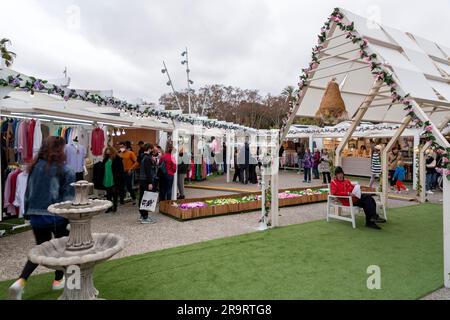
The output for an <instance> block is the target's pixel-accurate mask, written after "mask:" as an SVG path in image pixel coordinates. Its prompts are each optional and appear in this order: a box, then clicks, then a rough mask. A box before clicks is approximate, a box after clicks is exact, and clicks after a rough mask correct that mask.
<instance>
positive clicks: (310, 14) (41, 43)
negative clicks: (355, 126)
mask: <svg viewBox="0 0 450 320" xmlns="http://www.w3.org/2000/svg"><path fill="white" fill-rule="evenodd" d="M336 6H339V7H342V8H346V9H348V10H350V11H353V12H354V13H357V14H360V15H363V16H366V17H370V16H373V15H374V12H379V19H380V20H381V23H383V24H386V25H388V26H391V27H395V28H397V29H401V30H404V31H409V32H411V33H413V34H417V35H419V36H423V37H425V38H428V39H430V40H435V41H437V42H440V43H442V44H444V45H446V46H449V47H450V38H449V36H448V35H449V32H450V26H449V18H450V1H449V0H429V1H423V0H410V1H406V0H371V1H370V0H367V1H366V0H343V1H337V0H336V1H330V0H307V1H300V0H297V1H295V0H241V1H238V0H190V1H188V0H148V1H144V0H95V1H93V0H39V1H38V0H17V1H2V7H1V18H0V38H3V37H7V38H9V39H11V41H12V43H13V47H12V50H13V51H15V52H16V53H17V55H18V56H17V59H16V62H15V64H14V69H16V70H17V71H21V72H24V73H27V74H31V75H35V76H38V77H41V78H50V79H52V78H58V77H61V76H62V71H63V70H64V67H65V66H67V67H68V70H69V76H70V77H71V78H72V87H76V88H83V89H113V90H114V95H115V96H117V97H120V98H126V99H129V100H132V99H133V98H138V97H139V98H143V99H145V100H147V101H153V102H156V101H157V100H158V98H159V96H160V95H161V94H162V93H165V92H168V91H169V90H168V89H169V88H168V87H167V86H166V81H167V80H166V78H165V75H162V74H161V72H160V70H161V68H162V60H165V61H166V63H167V66H168V68H169V72H170V73H171V76H172V78H173V81H174V85H175V89H183V88H184V87H186V78H185V73H184V67H183V66H182V65H181V63H180V61H181V55H180V53H181V52H182V51H183V48H184V47H185V46H188V49H189V56H190V57H189V58H190V59H189V60H190V69H191V77H192V79H193V80H194V82H195V83H194V86H193V88H194V89H196V88H198V87H200V86H203V85H206V84H212V83H220V84H225V85H233V86H239V87H241V88H246V89H258V90H260V92H261V93H262V94H266V93H272V94H278V93H279V92H280V91H281V90H282V88H283V87H285V86H286V85H294V84H296V83H297V79H298V75H299V74H300V70H301V68H302V67H305V66H306V65H307V64H308V63H309V59H310V55H311V47H312V46H313V45H315V44H316V42H317V33H318V32H319V30H320V28H321V27H322V25H323V23H324V22H325V20H326V19H327V17H328V16H329V14H330V13H331V12H332V10H333V8H334V7H336Z"/></svg>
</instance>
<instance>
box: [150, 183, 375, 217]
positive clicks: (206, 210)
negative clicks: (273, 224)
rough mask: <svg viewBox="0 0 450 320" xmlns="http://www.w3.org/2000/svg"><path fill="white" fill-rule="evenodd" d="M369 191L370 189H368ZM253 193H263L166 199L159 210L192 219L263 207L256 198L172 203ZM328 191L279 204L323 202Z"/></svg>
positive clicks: (255, 209)
mask: <svg viewBox="0 0 450 320" xmlns="http://www.w3.org/2000/svg"><path fill="white" fill-rule="evenodd" d="M326 187H327V186H325V185H324V186H318V187H315V188H314V189H320V188H326ZM306 189H311V188H309V187H302V188H290V189H280V190H279V192H280V193H281V192H285V191H300V190H306ZM368 191H369V190H368ZM251 195H256V196H258V195H261V192H252V193H240V194H236V195H226V196H216V197H205V198H195V199H182V200H177V201H174V200H165V201H161V202H160V204H159V210H160V212H161V213H165V214H167V215H169V216H172V217H174V218H177V219H180V220H190V219H197V218H203V217H211V216H217V215H223V214H230V213H239V212H248V211H257V210H260V209H261V200H255V201H248V202H244V203H236V204H226V205H218V206H210V205H208V206H206V207H203V208H194V209H187V210H182V209H180V208H179V207H175V206H173V205H172V204H173V203H177V204H178V205H180V204H183V203H187V202H197V201H202V202H205V201H206V200H214V199H227V198H237V197H239V198H242V197H245V196H251ZM327 195H328V194H327V193H322V194H317V195H310V196H298V197H294V198H288V199H279V200H278V205H279V206H280V207H286V206H294V205H300V204H306V203H314V202H321V201H327Z"/></svg>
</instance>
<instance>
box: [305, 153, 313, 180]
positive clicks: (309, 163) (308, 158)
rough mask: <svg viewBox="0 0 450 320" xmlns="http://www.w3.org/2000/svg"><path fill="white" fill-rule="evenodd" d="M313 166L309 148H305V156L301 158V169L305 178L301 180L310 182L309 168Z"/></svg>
mask: <svg viewBox="0 0 450 320" xmlns="http://www.w3.org/2000/svg"><path fill="white" fill-rule="evenodd" d="M312 167H313V159H312V155H311V152H310V151H309V148H306V149H305V156H304V158H303V169H304V170H303V171H304V176H305V179H304V180H303V182H307V183H310V182H311V168H312Z"/></svg>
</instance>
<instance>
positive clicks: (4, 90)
mask: <svg viewBox="0 0 450 320" xmlns="http://www.w3.org/2000/svg"><path fill="white" fill-rule="evenodd" d="M1 60H2V61H3V59H1ZM12 90H13V88H12V87H1V88H0V99H3V98H4V97H6V96H7V95H8V93H10V92H11V91H12ZM1 161H2V160H1V159H0V165H1V163H2V162H1ZM0 195H3V188H2V185H1V184H0ZM0 208H3V196H0ZM0 221H3V213H2V212H1V211H0Z"/></svg>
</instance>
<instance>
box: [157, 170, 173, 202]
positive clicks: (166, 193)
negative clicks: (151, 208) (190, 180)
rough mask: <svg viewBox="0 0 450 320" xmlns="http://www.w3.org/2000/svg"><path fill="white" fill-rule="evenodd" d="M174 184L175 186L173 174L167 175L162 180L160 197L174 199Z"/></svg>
mask: <svg viewBox="0 0 450 320" xmlns="http://www.w3.org/2000/svg"><path fill="white" fill-rule="evenodd" d="M172 186H173V176H171V175H167V176H166V177H163V178H162V180H160V190H159V199H160V201H163V200H171V199H172Z"/></svg>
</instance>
